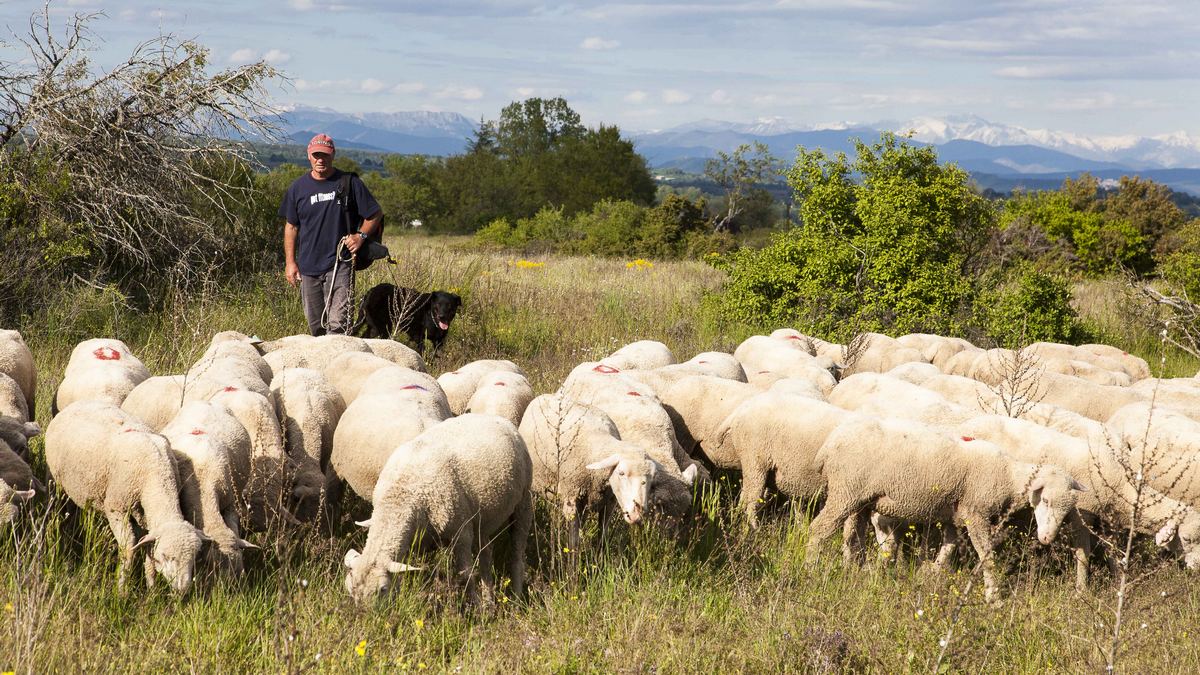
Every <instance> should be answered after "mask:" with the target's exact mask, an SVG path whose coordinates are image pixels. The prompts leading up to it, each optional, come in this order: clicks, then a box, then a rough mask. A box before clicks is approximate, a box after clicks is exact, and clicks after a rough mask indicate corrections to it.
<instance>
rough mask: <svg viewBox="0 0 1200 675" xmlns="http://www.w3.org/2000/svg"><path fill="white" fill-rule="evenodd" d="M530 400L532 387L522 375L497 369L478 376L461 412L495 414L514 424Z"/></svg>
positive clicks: (531, 398)
mask: <svg viewBox="0 0 1200 675" xmlns="http://www.w3.org/2000/svg"><path fill="white" fill-rule="evenodd" d="M532 400H533V387H532V386H530V384H529V380H527V379H525V376H524V375H521V374H519V373H510V372H508V371H507V370H497V371H494V372H491V373H488V374H487V375H484V376H483V377H481V378H479V384H478V386H477V387H476V389H475V394H474V395H472V396H471V400H470V401H467V408H466V410H464V411H463V412H464V413H484V414H488V415H496V416H498V417H503V418H504V419H506V420H508V421H509V422H512V423H513V426H516V425H518V424H520V423H521V416H522V415H524V414H525V408H526V407H528V406H529V402H530V401H532Z"/></svg>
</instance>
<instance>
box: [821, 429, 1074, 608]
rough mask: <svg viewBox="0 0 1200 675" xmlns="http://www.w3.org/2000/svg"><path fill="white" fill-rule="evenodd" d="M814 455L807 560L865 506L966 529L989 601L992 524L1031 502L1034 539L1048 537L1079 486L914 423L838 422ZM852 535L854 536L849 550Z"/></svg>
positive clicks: (862, 517)
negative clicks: (817, 489) (820, 502)
mask: <svg viewBox="0 0 1200 675" xmlns="http://www.w3.org/2000/svg"><path fill="white" fill-rule="evenodd" d="M817 461H818V463H819V465H820V472H821V475H822V476H823V478H824V480H825V485H826V500H825V506H824V508H823V509H822V510H821V512H820V514H818V515H817V517H816V518H814V519H813V521H812V523H810V525H809V541H808V560H809V561H810V562H811V561H815V560H816V559H817V556H818V553H819V551H820V548H821V546H822V545H823V544H824V543H825V542H826V541H828V540H829V539H830V538H831V537H832V536H833V535H834V533H836V532H837V531H838V530H840V529H842V527H843V525H844V524H846V522H847V519H849V518H852V517H853V518H854V519H855V520H854V521H853V522H854V526H853V529H854V530H859V529H861V527H862V526H864V525H865V523H866V521H867V516H868V515H869V514H870V510H871V509H872V508H873V509H874V510H875V511H877V512H879V513H880V514H881V515H883V516H887V517H890V518H896V519H900V520H904V521H908V522H952V523H953V524H954V525H955V526H956V527H965V528H966V530H967V534H968V536H969V538H970V540H971V543H972V544H973V545H974V547H975V551H976V553H978V554H979V559H980V560H981V561H982V564H983V580H984V589H985V590H984V597H985V599H986V600H987V601H989V602H992V601H994V600H996V599H997V593H998V588H997V583H996V572H995V562H994V560H993V559H992V546H993V541H992V533H991V523H992V522H993V521H994V520H995V519H996V518H998V517H1002V516H1003V515H1004V514H1005V512H1006V511H1007V509H1008V508H1009V507H1011V506H1015V505H1017V504H1020V503H1022V502H1024V501H1026V500H1028V502H1029V504H1030V506H1033V507H1034V518H1035V520H1036V521H1037V525H1038V541H1040V542H1041V543H1042V544H1049V543H1051V542H1052V541H1053V540H1054V538H1055V537H1056V536H1057V534H1058V529H1059V526H1060V525H1061V523H1062V521H1063V520H1064V519H1065V518H1066V517H1067V516H1068V515H1069V514H1071V512H1072V511H1073V510H1074V509H1075V502H1076V499H1077V496H1078V493H1079V492H1082V491H1083V490H1084V489H1085V488H1084V487H1083V486H1082V485H1080V484H1079V483H1078V482H1076V481H1075V480H1074V479H1073V478H1071V476H1070V475H1069V474H1068V473H1067V472H1066V471H1064V470H1062V469H1060V468H1058V467H1055V466H1037V465H1033V464H1028V463H1025V462H1018V461H1016V460H1013V459H1011V458H1009V457H1007V456H1006V455H1004V454H1003V453H1002V452H1000V450H999V449H998V448H997V447H996V446H995V445H992V444H990V443H987V442H986V441H975V442H965V441H961V440H959V439H957V438H954V437H952V436H950V435H949V434H946V433H944V432H940V431H937V430H935V429H932V428H930V427H927V426H924V425H921V424H917V423H913V422H907V421H894V420H881V419H875V418H870V417H859V418H855V419H849V420H845V421H843V422H842V424H840V425H839V426H838V428H837V429H834V430H833V432H832V433H830V434H829V436H828V438H827V439H826V441H825V444H824V446H823V447H822V448H821V450H820V452H819V457H818V460H817ZM848 529H849V528H848ZM856 540H857V538H856V537H851V539H850V542H849V546H848V550H849V551H853V550H854V544H855V543H856Z"/></svg>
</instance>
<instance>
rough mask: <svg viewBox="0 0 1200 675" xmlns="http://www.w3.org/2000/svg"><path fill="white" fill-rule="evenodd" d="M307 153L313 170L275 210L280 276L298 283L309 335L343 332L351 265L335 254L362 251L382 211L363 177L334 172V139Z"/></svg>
mask: <svg viewBox="0 0 1200 675" xmlns="http://www.w3.org/2000/svg"><path fill="white" fill-rule="evenodd" d="M307 153H308V163H309V165H311V166H312V171H309V172H307V173H305V174H304V175H303V176H300V177H299V178H297V179H296V180H295V181H293V182H292V184H291V185H290V186H289V187H288V189H287V193H286V194H284V196H283V204H281V205H280V207H279V216H280V217H281V218H283V220H284V222H285V225H284V228H283V255H284V259H285V261H286V263H285V266H284V270H283V276H284V278H285V279H287V282H288V283H289V284H291V285H292V286H295V285H296V284H297V283H298V284H300V301H301V303H302V304H303V306H304V317H305V319H307V320H308V329H309V332H311V333H312V334H313V335H324V334H326V333H342V334H345V333H347V332H348V331H349V330H350V325H351V323H352V320H351V319H352V317H351V316H350V306H351V303H350V294H351V284H352V281H351V279H352V275H353V273H354V265H353V264H352V263H349V262H346V261H344V260H341V259H340V255H339V254H340V253H341V251H342V250H344V251H346V253H345V254H344V255H346V256H348V257H350V256H354V254H356V253H357V252H358V251H359V249H360V248H363V247H364V246H365V245H366V244H367V238H368V237H372V236H373V235H376V234H377V233H378V230H379V228H381V227H382V224H383V210H382V209H381V208H380V207H379V203H378V202H376V201H375V197H373V196H372V195H371V191H370V190H368V189H367V186H366V185H364V184H363V182H362V179H360V178H359V177H358V176H357V175H356V174H353V173H350V174H345V173H343V172H342V171H341V170H340V169H335V168H334V166H333V157H334V153H335V148H334V145H333V139H332V138H330V137H329V136H327V135H325V134H317V135H316V136H313V137H312V140H310V141H309V142H308V148H307ZM346 178H348V179H349V180H346ZM344 205H350V206H351V208H349V209H345V208H343V206H344ZM363 253H364V254H365V253H366V251H365V250H364V251H363Z"/></svg>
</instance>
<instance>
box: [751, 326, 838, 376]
mask: <svg viewBox="0 0 1200 675" xmlns="http://www.w3.org/2000/svg"><path fill="white" fill-rule="evenodd" d="M733 357H734V358H735V359H737V360H738V362H739V363H741V364H742V367H743V368H744V369H745V371H746V375H747V376H749V375H750V373H752V372H753V373H757V372H759V371H763V370H769V371H772V372H776V373H779V374H781V375H785V376H788V377H805V378H808V379H814V378H816V377H818V375H817V374H816V372H815V371H822V370H823V371H825V373H826V374H827V375H828V377H829V382H830V385H829V386H830V387H832V386H833V383H835V382H837V378H838V377H839V376H840V374H841V367H840V366H838V365H837V364H836V363H835V362H834V361H833V359H831V358H829V357H826V356H813V355H812V354H810V353H808V352H807V351H806V350H805V348H804V347H803V346H802V345H801V344H799V342H798V341H796V340H788V339H784V338H772V337H768V336H766V335H752V336H750V337H748V338H746V339H745V340H744V341H742V343H741V344H740V345H738V347H737V349H736V350H734V352H733Z"/></svg>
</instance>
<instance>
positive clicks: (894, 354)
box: [841, 333, 928, 378]
mask: <svg viewBox="0 0 1200 675" xmlns="http://www.w3.org/2000/svg"><path fill="white" fill-rule="evenodd" d="M856 339H857V340H864V341H865V344H864V345H863V346H862V347H861V348H858V349H855V348H853V347H852V348H850V350H849V351H850V352H851V353H849V354H847V362H845V363H844V364H843V368H842V372H841V377H843V378H845V377H848V376H850V375H853V374H855V373H865V372H872V373H884V372H887V371H889V370H891V369H892V368H895V367H896V366H898V365H900V364H903V363H928V360H927V359H926V358H925V356H924V355H923V354H922V353H921V352H919V351H917V350H916V349H912V348H909V347H905V346H904V345H902V344H900V343H899V342H897V341H896V340H895V339H894V338H891V337H889V336H887V335H883V334H881V333H863V334H862V335H860V336H859V337H858V338H856ZM851 344H852V345H853V342H852V343H851ZM854 352H857V353H854Z"/></svg>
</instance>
